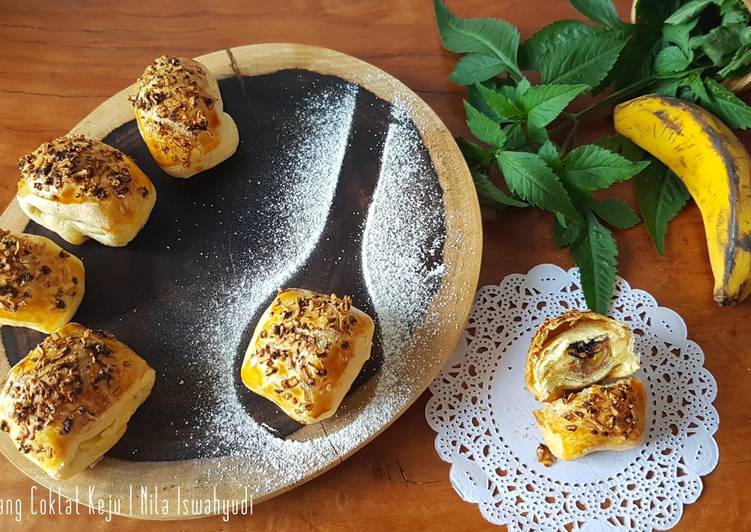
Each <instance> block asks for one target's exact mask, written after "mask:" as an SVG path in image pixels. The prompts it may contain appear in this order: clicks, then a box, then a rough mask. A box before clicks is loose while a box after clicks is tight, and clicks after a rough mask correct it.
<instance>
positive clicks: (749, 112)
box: [702, 78, 751, 129]
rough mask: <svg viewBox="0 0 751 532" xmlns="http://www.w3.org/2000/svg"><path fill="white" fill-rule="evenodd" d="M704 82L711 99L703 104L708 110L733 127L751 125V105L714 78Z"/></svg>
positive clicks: (741, 127)
mask: <svg viewBox="0 0 751 532" xmlns="http://www.w3.org/2000/svg"><path fill="white" fill-rule="evenodd" d="M704 83H705V85H706V87H707V92H708V93H709V96H710V98H711V100H710V101H708V102H702V104H703V106H704V107H705V108H706V109H707V110H708V111H710V112H712V113H714V114H715V115H717V117H718V118H719V119H720V120H722V121H723V122H725V124H726V125H727V126H728V127H731V128H733V129H748V128H750V127H751V107H749V106H748V105H747V104H746V102H744V101H743V100H741V99H740V98H738V97H737V96H736V95H735V94H733V93H732V92H731V91H730V90H728V89H727V88H726V87H725V86H724V85H723V84H722V83H719V82H717V81H716V80H714V79H713V78H707V79H706V80H704Z"/></svg>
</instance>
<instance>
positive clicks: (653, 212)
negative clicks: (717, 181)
mask: <svg viewBox="0 0 751 532" xmlns="http://www.w3.org/2000/svg"><path fill="white" fill-rule="evenodd" d="M688 198H689V194H688V191H687V190H686V187H685V186H684V185H683V183H681V181H680V179H678V177H677V176H676V175H675V174H674V173H673V172H671V171H670V169H668V168H667V167H666V166H663V165H662V164H660V163H658V162H654V163H653V164H652V166H651V167H650V168H649V169H647V171H645V172H643V173H642V174H641V175H639V176H638V177H637V178H636V200H637V202H638V203H639V210H640V211H641V215H642V217H643V218H644V225H646V226H647V231H648V232H649V236H650V237H651V238H652V242H653V243H654V245H655V248H656V249H657V252H658V253H659V254H660V255H664V254H665V233H666V232H667V230H668V223H669V222H670V220H672V219H673V218H675V216H676V215H677V214H678V213H679V212H680V211H681V209H683V206H684V205H686V202H687V201H688Z"/></svg>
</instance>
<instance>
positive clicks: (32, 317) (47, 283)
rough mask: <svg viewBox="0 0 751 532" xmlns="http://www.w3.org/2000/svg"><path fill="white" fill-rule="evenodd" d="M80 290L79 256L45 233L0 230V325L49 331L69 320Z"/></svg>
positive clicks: (80, 297) (82, 272)
mask: <svg viewBox="0 0 751 532" xmlns="http://www.w3.org/2000/svg"><path fill="white" fill-rule="evenodd" d="M83 292H84V269H83V264H82V263H81V261H80V260H78V258H76V257H74V256H73V255H71V254H70V253H67V252H66V251H65V250H63V249H62V248H61V247H60V246H58V245H57V244H55V243H54V242H53V241H52V240H50V239H48V238H44V237H43V236H36V235H27V234H24V233H13V232H11V231H6V230H5V229H0V325H15V326H19V327H30V328H32V329H36V330H37V331H42V332H45V333H51V332H52V331H55V330H57V329H59V328H60V327H62V326H63V325H65V324H66V323H68V322H69V321H70V320H71V318H73V315H74V314H75V313H76V310H77V309H78V305H80V304H81V299H83Z"/></svg>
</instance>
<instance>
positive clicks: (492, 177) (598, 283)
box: [435, 0, 751, 313]
mask: <svg viewBox="0 0 751 532" xmlns="http://www.w3.org/2000/svg"><path fill="white" fill-rule="evenodd" d="M571 4H572V6H573V7H574V8H575V9H577V10H578V11H579V12H580V13H582V14H583V15H584V16H585V17H587V18H588V19H589V20H591V21H592V22H593V23H594V25H591V24H586V23H584V22H581V21H577V20H559V21H556V22H554V23H552V24H550V25H548V26H546V27H544V28H542V29H541V30H540V31H538V32H537V33H535V34H534V35H533V36H532V37H530V38H529V39H527V40H526V41H524V42H521V40H520V37H519V31H518V30H517V29H516V27H514V26H513V25H511V24H509V23H508V22H506V21H503V20H498V19H490V18H484V19H462V18H459V17H457V16H455V15H454V14H453V13H451V12H450V11H449V9H448V8H447V6H446V4H445V2H444V0H435V14H436V20H437V23H438V29H439V31H440V35H441V39H442V41H443V44H444V46H445V47H446V48H447V49H448V50H450V51H452V52H456V53H459V54H464V55H462V57H461V58H460V59H459V62H458V64H457V66H456V68H455V69H454V71H453V72H452V74H451V77H450V79H451V81H453V82H454V83H457V84H460V85H465V86H466V87H467V99H466V101H465V102H464V107H465V111H466V115H467V126H468V128H469V130H470V132H471V133H472V135H473V136H474V137H475V139H476V140H477V141H479V143H478V142H474V141H472V140H468V139H463V138H459V139H458V143H459V147H460V148H461V150H462V153H463V154H464V157H465V158H466V160H467V163H468V165H469V167H470V170H471V172H472V177H473V179H474V182H475V186H476V188H477V192H478V194H479V196H480V200H481V203H482V205H483V206H485V207H490V208H493V209H496V210H503V209H506V208H509V207H513V208H524V207H529V206H535V207H538V208H541V209H544V210H546V211H549V212H551V213H552V214H553V220H554V225H553V230H554V237H555V242H556V244H557V245H558V246H561V247H568V248H569V250H570V252H571V254H572V256H573V258H574V260H575V261H576V264H577V266H578V267H579V271H580V274H581V280H582V289H583V291H584V295H585V298H586V300H587V304H588V306H589V307H590V308H591V309H593V310H595V311H596V312H600V313H606V312H607V310H608V307H609V305H610V301H611V298H612V294H613V290H614V286H615V275H616V268H617V255H618V250H617V246H616V242H615V239H614V238H613V235H612V232H611V228H616V229H629V228H631V227H634V226H635V225H637V224H638V223H639V222H640V221H641V220H640V217H639V216H638V215H637V213H636V212H635V211H634V210H633V209H632V208H631V207H630V206H629V205H628V204H627V203H625V202H623V201H621V200H618V199H614V198H609V199H604V200H603V199H598V198H599V195H598V197H597V198H596V197H595V193H596V192H597V191H601V190H605V189H608V188H609V187H610V186H612V185H613V184H615V183H618V182H623V181H627V180H629V179H631V178H633V177H634V176H636V193H637V201H638V204H639V208H640V211H641V216H642V217H643V219H644V222H645V225H646V227H647V230H648V232H649V234H650V236H651V238H652V240H653V242H654V244H655V247H656V249H657V250H658V252H659V253H660V254H663V253H664V242H665V234H666V231H667V226H668V223H669V221H670V220H671V219H672V218H673V217H674V216H675V215H676V214H677V213H678V212H679V211H680V210H681V209H682V208H683V206H684V205H685V204H686V202H687V200H688V193H687V192H686V189H685V187H684V186H683V184H682V183H681V182H680V180H679V179H678V178H677V177H676V176H675V175H674V174H673V173H672V172H671V171H670V170H669V169H667V168H666V167H665V166H663V165H662V164H661V163H660V162H659V161H656V160H654V159H652V158H651V157H650V156H648V155H646V154H645V153H644V152H643V151H642V150H641V149H640V148H638V147H637V146H635V145H634V144H633V143H631V142H630V141H628V140H627V139H625V138H623V137H621V136H619V135H614V136H610V137H605V138H603V139H601V140H600V141H598V143H597V144H588V145H583V146H577V147H573V146H574V143H575V135H576V132H577V130H578V128H579V125H580V123H581V122H582V120H583V119H584V118H585V117H587V116H588V115H590V114H592V113H594V112H595V111H597V110H599V109H600V108H603V107H608V106H612V105H613V104H614V103H617V102H619V101H623V100H625V99H628V98H630V97H633V96H635V95H637V94H641V93H644V92H659V93H661V94H667V95H670V96H674V97H679V98H684V99H687V100H692V101H698V102H699V103H700V104H701V105H703V106H704V107H706V108H707V109H708V110H710V111H712V112H714V113H715V114H717V115H718V116H719V117H720V118H721V119H722V120H723V121H725V122H726V123H727V124H728V125H730V126H731V127H735V128H747V127H751V108H749V107H748V106H747V105H746V104H745V103H744V102H743V101H742V100H740V99H738V98H737V97H736V96H735V95H734V94H733V93H732V92H731V91H729V90H728V89H726V88H725V87H724V85H722V84H721V81H723V80H724V79H727V78H730V77H732V76H737V75H740V74H744V73H746V72H747V71H748V70H749V69H751V34H750V33H751V32H750V31H747V30H743V29H742V28H741V26H745V27H746V28H747V29H748V22H749V12H748V10H746V9H745V7H744V6H743V5H742V4H741V0H691V1H681V0H641V1H640V2H639V4H638V6H637V9H636V22H635V23H634V24H629V23H626V22H623V21H621V20H620V19H619V18H618V16H617V13H616V10H615V7H614V6H613V4H612V1H611V0H571ZM712 17H714V18H712ZM718 17H719V18H718ZM530 73H536V74H535V75H534V76H531V75H529V74H530ZM530 78H532V79H539V80H540V81H539V83H533V82H532V81H530ZM611 87H612V89H611ZM606 89H610V90H609V91H608V92H605V91H606ZM585 93H589V94H590V95H594V96H598V95H602V96H600V97H599V98H597V99H595V100H594V101H593V102H592V103H591V104H590V105H589V106H588V107H586V108H584V109H583V110H580V111H577V112H572V111H571V110H570V109H569V108H570V105H571V103H572V102H573V101H574V100H575V99H576V98H578V97H579V96H581V95H583V94H585Z"/></svg>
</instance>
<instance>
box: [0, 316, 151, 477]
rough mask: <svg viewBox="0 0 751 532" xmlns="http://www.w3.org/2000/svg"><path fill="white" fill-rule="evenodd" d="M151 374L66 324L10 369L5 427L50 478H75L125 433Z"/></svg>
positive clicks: (113, 346) (2, 397) (131, 357)
mask: <svg viewBox="0 0 751 532" xmlns="http://www.w3.org/2000/svg"><path fill="white" fill-rule="evenodd" d="M154 377H155V374H154V370H153V369H151V368H150V367H149V365H148V364H147V363H146V362H145V361H144V360H143V359H142V358H141V357H139V356H138V355H137V354H136V353H134V352H133V351H132V350H131V349H130V348H128V347H127V346H126V345H125V344H123V343H121V342H119V341H118V340H116V339H115V338H114V337H113V336H112V335H110V334H108V333H105V332H103V331H93V330H91V329H86V328H85V327H83V326H81V325H79V324H77V323H69V324H67V325H65V326H64V327H62V328H61V329H59V330H58V331H57V332H55V333H52V334H51V335H50V336H48V337H47V338H45V339H44V341H42V343H40V344H39V345H38V346H37V347H36V348H35V349H34V350H33V351H31V353H29V354H28V355H27V356H26V357H25V358H24V359H22V360H21V361H20V362H19V363H18V364H16V365H15V366H14V367H13V368H12V369H11V371H10V375H9V376H8V380H7V381H6V383H5V386H4V387H3V390H2V392H1V393H0V428H2V430H3V432H5V433H7V435H8V436H9V437H10V438H11V439H12V440H13V442H14V443H15V445H16V447H17V448H18V450H19V452H21V453H22V454H23V455H24V456H26V458H28V459H29V460H31V461H32V462H34V463H35V464H36V465H38V466H39V467H41V468H42V469H43V470H44V471H45V472H46V473H47V474H48V475H50V476H51V477H53V478H55V479H66V478H70V477H72V476H73V475H75V474H77V473H79V472H80V471H82V470H83V469H85V468H87V467H89V466H91V465H93V464H95V463H96V462H97V461H98V460H99V459H100V458H101V457H102V455H103V454H104V453H105V452H107V450H109V449H110V448H111V447H112V446H113V445H114V444H115V443H116V442H117V441H118V440H119V439H120V437H121V436H122V435H123V434H124V433H125V429H126V424H127V422H128V420H129V419H130V417H131V416H132V415H133V413H134V412H135V410H136V409H137V408H138V407H139V406H140V405H141V403H143V401H144V400H145V399H146V398H147V397H148V395H149V393H150V392H151V388H152V386H153V384H154Z"/></svg>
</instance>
